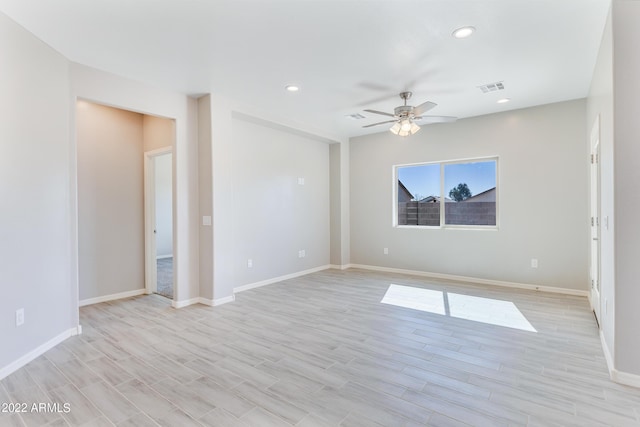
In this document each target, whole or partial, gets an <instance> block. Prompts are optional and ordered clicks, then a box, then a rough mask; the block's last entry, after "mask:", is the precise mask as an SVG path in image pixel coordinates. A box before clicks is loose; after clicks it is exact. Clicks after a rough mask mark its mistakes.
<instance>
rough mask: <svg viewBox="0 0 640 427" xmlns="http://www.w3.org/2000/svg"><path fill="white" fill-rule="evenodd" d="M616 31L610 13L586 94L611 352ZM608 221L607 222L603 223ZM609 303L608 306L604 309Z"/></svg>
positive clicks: (604, 319)
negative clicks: (596, 148)
mask: <svg viewBox="0 0 640 427" xmlns="http://www.w3.org/2000/svg"><path fill="white" fill-rule="evenodd" d="M612 37H613V35H612V28H611V14H609V16H608V17H607V22H606V25H605V28H604V33H603V36H602V43H601V45H600V50H599V52H598V60H597V62H596V67H595V70H594V74H593V79H592V82H591V88H590V91H589V97H588V98H587V121H586V126H587V128H586V130H587V132H589V134H590V132H591V129H592V127H593V124H594V122H595V121H596V120H599V123H600V159H599V160H600V223H601V227H600V228H601V229H600V307H601V309H600V327H601V329H602V334H603V336H604V340H605V342H606V345H607V347H608V351H609V352H613V351H614V349H615V346H614V343H615V329H614V328H615V324H614V314H615V306H616V302H615V257H614V230H615V221H614V215H613V212H614V197H613V195H614V187H615V186H614V144H613V124H614V123H613V38H612ZM605 223H608V226H605V225H604V224H605ZM605 307H606V309H605Z"/></svg>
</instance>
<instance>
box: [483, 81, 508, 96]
mask: <svg viewBox="0 0 640 427" xmlns="http://www.w3.org/2000/svg"><path fill="white" fill-rule="evenodd" d="M478 88H480V90H481V91H482V93H489V92H495V91H497V90H504V83H502V82H496V83H489V84H486V85H482V86H478Z"/></svg>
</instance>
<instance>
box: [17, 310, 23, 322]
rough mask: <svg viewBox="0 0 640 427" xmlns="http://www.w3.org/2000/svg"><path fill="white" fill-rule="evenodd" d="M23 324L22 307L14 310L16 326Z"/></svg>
mask: <svg viewBox="0 0 640 427" xmlns="http://www.w3.org/2000/svg"><path fill="white" fill-rule="evenodd" d="M23 324H24V308H21V309H18V310H16V326H22V325H23Z"/></svg>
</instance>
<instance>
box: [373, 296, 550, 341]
mask: <svg viewBox="0 0 640 427" xmlns="http://www.w3.org/2000/svg"><path fill="white" fill-rule="evenodd" d="M380 302H381V303H382V304H390V305H395V306H398V307H405V308H411V309H413V310H420V311H426V312H429V313H434V314H440V315H443V316H450V317H456V318H459V319H466V320H471V321H474V322H481V323H487V324H490V325H496V326H504V327H507V328H514V329H520V330H523V331H530V332H537V331H536V329H535V328H534V327H533V326H532V325H531V323H529V321H528V320H527V319H526V317H524V315H523V314H522V312H521V311H520V310H518V307H516V305H515V304H514V303H513V302H511V301H503V300H497V299H493V298H483V297H475V296H471V295H462V294H456V293H452V292H443V291H434V290H432V289H423V288H414V287H411V286H401V285H394V284H391V285H389V289H387V292H386V293H385V295H384V298H382V301H380Z"/></svg>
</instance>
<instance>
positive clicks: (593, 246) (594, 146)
mask: <svg viewBox="0 0 640 427" xmlns="http://www.w3.org/2000/svg"><path fill="white" fill-rule="evenodd" d="M589 153H590V156H589V177H590V181H589V189H590V206H589V216H590V227H589V253H590V258H589V278H590V280H591V283H590V298H589V299H590V301H591V308H592V310H593V312H594V313H595V316H596V319H597V320H598V323H600V318H601V317H600V315H601V312H602V311H601V307H602V303H601V299H600V293H601V292H600V286H601V281H600V250H601V248H600V246H601V241H600V234H601V233H600V224H601V221H600V115H598V116H597V117H596V119H595V121H594V123H593V126H592V128H591V135H590V139H589Z"/></svg>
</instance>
